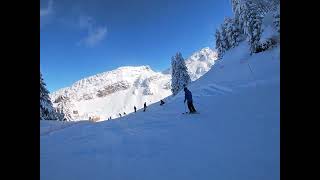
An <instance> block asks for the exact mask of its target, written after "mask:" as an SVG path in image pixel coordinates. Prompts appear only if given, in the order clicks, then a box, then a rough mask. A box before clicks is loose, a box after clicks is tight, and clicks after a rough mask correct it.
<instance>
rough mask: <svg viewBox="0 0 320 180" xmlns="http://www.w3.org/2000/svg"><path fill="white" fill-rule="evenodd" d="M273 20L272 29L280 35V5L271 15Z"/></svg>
mask: <svg viewBox="0 0 320 180" xmlns="http://www.w3.org/2000/svg"><path fill="white" fill-rule="evenodd" d="M273 18H274V20H273V24H274V27H275V28H276V30H277V31H278V32H279V33H280V4H278V7H277V9H276V11H275V12H274V13H273Z"/></svg>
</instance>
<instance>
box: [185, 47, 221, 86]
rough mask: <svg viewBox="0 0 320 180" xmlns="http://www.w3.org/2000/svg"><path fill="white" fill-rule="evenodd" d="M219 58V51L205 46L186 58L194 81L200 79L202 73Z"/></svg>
mask: <svg viewBox="0 0 320 180" xmlns="http://www.w3.org/2000/svg"><path fill="white" fill-rule="evenodd" d="M217 59H218V53H217V51H215V50H213V49H211V48H209V47H205V48H202V49H201V50H199V51H197V52H195V53H193V54H192V55H191V56H190V57H189V58H188V59H186V66H187V68H188V72H189V75H190V78H191V80H192V81H195V80H197V79H199V78H200V77H201V76H202V75H204V74H205V73H206V72H208V71H209V70H210V68H211V66H212V65H213V64H214V61H215V60H217Z"/></svg>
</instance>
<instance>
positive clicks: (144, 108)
mask: <svg viewBox="0 0 320 180" xmlns="http://www.w3.org/2000/svg"><path fill="white" fill-rule="evenodd" d="M146 109H147V103H146V102H144V105H143V112H145V111H146Z"/></svg>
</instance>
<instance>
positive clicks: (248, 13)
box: [239, 1, 262, 53]
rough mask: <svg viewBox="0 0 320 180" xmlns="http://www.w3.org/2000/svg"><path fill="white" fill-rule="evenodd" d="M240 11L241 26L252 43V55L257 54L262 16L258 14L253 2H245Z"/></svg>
mask: <svg viewBox="0 0 320 180" xmlns="http://www.w3.org/2000/svg"><path fill="white" fill-rule="evenodd" d="M240 9H241V12H240V16H239V25H240V27H242V32H243V34H244V35H245V36H246V37H247V40H248V42H249V43H250V51H251V53H256V52H258V47H259V41H260V37H261V24H262V16H261V15H259V14H258V12H257V10H256V5H255V4H254V3H253V2H252V1H245V2H244V3H242V4H241V7H240Z"/></svg>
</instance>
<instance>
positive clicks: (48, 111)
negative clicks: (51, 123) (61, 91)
mask: <svg viewBox="0 0 320 180" xmlns="http://www.w3.org/2000/svg"><path fill="white" fill-rule="evenodd" d="M58 119H59V115H58V114H57V112H56V111H55V109H54V108H53V106H52V102H51V100H50V97H49V91H48V90H47V88H46V84H45V82H44V81H43V78H42V74H41V73H40V120H58Z"/></svg>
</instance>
